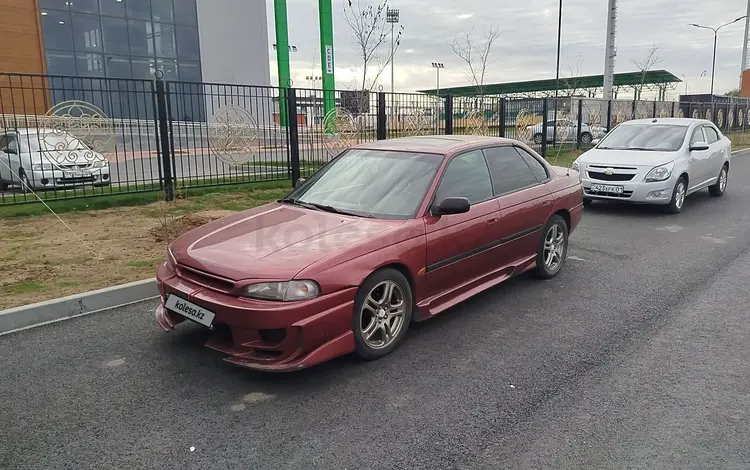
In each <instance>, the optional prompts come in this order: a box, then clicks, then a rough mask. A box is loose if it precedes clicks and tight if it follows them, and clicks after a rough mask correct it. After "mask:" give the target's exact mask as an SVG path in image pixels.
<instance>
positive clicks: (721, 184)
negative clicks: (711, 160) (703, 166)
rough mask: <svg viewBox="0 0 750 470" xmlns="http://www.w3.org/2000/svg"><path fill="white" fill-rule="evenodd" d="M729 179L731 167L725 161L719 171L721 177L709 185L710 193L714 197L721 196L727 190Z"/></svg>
mask: <svg viewBox="0 0 750 470" xmlns="http://www.w3.org/2000/svg"><path fill="white" fill-rule="evenodd" d="M728 179H729V167H728V165H727V164H726V163H725V164H724V166H722V167H721V171H719V178H718V179H717V180H716V184H714V185H711V186H709V187H708V194H710V195H711V196H713V197H721V196H723V195H724V193H725V192H726V190H727V183H728Z"/></svg>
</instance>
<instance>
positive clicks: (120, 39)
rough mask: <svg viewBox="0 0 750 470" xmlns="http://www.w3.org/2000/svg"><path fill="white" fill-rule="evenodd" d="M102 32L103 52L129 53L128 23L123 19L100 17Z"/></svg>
mask: <svg viewBox="0 0 750 470" xmlns="http://www.w3.org/2000/svg"><path fill="white" fill-rule="evenodd" d="M102 33H104V52H109V53H112V54H129V53H130V46H128V23H127V22H126V21H125V20H124V19H122V18H107V17H102Z"/></svg>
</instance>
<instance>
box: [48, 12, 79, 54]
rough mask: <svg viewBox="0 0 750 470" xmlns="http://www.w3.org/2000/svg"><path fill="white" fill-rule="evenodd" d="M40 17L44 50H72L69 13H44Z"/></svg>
mask: <svg viewBox="0 0 750 470" xmlns="http://www.w3.org/2000/svg"><path fill="white" fill-rule="evenodd" d="M44 13H46V15H42V34H43V36H44V47H45V49H56V50H63V51H72V50H73V30H72V29H71V27H70V13H65V12H61V11H54V10H50V11H46V12H44Z"/></svg>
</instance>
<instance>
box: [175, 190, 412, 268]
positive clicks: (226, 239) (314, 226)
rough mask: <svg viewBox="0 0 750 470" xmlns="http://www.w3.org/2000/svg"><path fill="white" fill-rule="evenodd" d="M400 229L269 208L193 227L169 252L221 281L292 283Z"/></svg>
mask: <svg viewBox="0 0 750 470" xmlns="http://www.w3.org/2000/svg"><path fill="white" fill-rule="evenodd" d="M403 223H404V222H403V221H387V220H378V219H368V218H361V217H353V216H345V215H339V214H333V213H330V212H323V211H316V210H311V209H305V208H300V207H296V206H292V205H288V204H280V203H272V204H268V205H265V206H262V207H259V208H256V209H251V210H249V211H244V212H241V213H238V214H233V215H231V216H229V217H225V218H222V219H219V220H216V221H213V222H210V223H208V224H206V225H203V226H201V227H198V228H196V229H194V230H192V231H190V232H188V233H186V234H184V235H182V236H181V237H179V238H178V239H177V240H175V241H174V242H173V243H172V245H171V247H170V248H171V250H172V255H173V256H174V258H175V261H177V263H179V264H183V265H186V266H190V267H192V268H195V269H199V270H201V271H205V272H208V273H211V274H214V275H217V276H221V277H225V278H227V279H232V280H235V281H237V280H243V279H277V280H278V279H293V278H294V276H295V275H296V274H297V273H299V272H300V271H301V270H302V269H304V268H305V267H307V266H309V265H311V264H313V263H315V262H316V261H318V260H321V259H323V258H325V257H326V256H328V255H330V254H332V253H334V252H340V251H342V250H345V249H346V248H347V247H350V246H352V245H354V244H357V243H360V242H362V241H364V240H365V239H367V238H371V237H373V236H375V235H377V234H381V233H383V232H385V231H387V230H390V229H393V228H395V227H398V226H399V225H402V224H403Z"/></svg>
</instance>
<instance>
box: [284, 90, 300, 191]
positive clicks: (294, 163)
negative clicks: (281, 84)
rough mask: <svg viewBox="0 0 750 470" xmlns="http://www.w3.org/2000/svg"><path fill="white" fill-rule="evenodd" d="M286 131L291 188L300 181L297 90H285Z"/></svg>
mask: <svg viewBox="0 0 750 470" xmlns="http://www.w3.org/2000/svg"><path fill="white" fill-rule="evenodd" d="M286 92H287V130H288V132H289V163H290V164H291V176H292V186H296V185H297V180H298V179H300V176H301V171H300V162H299V128H298V123H297V90H296V89H294V88H287V89H286Z"/></svg>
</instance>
